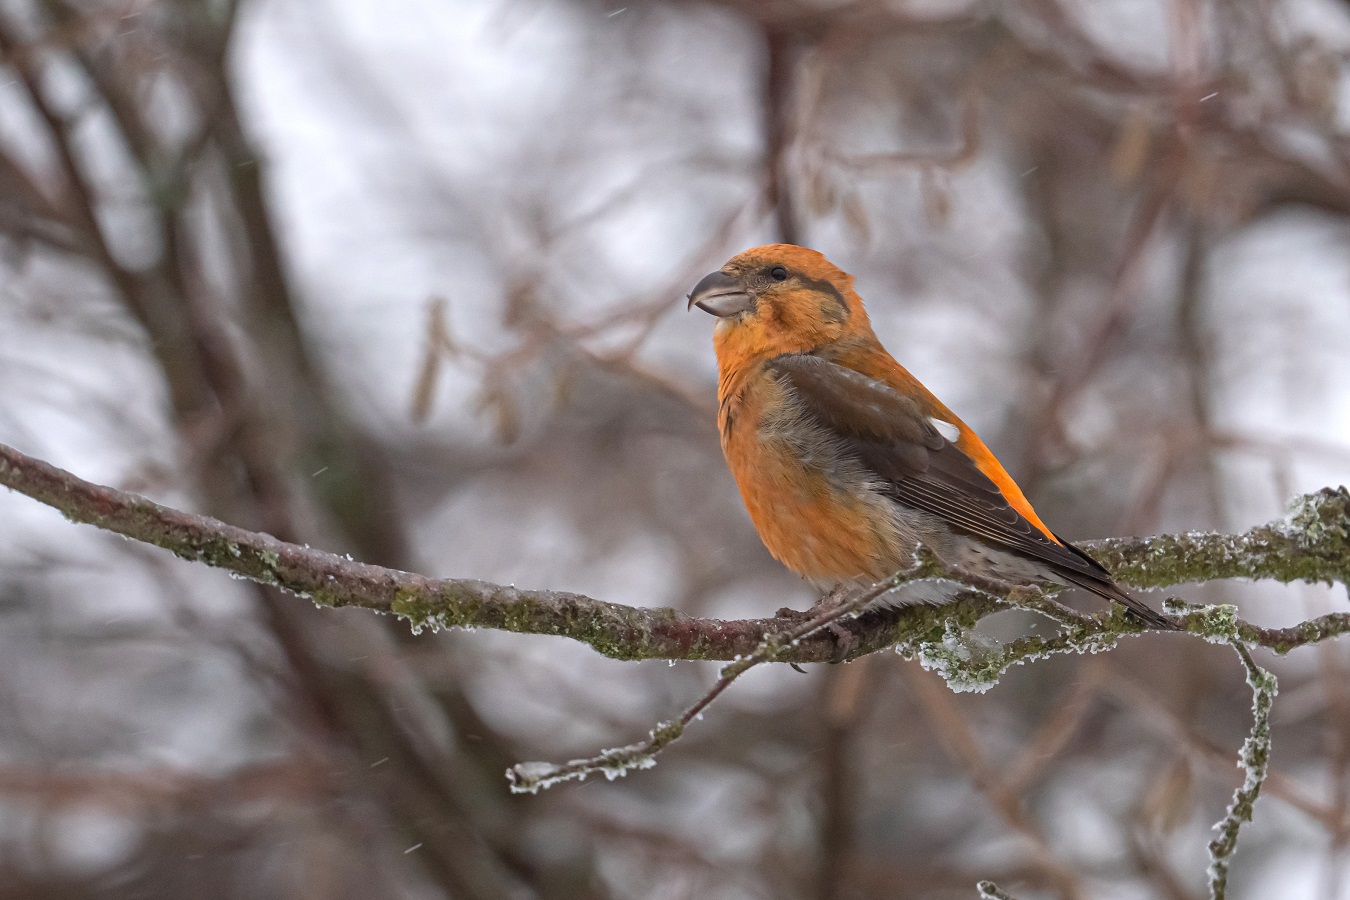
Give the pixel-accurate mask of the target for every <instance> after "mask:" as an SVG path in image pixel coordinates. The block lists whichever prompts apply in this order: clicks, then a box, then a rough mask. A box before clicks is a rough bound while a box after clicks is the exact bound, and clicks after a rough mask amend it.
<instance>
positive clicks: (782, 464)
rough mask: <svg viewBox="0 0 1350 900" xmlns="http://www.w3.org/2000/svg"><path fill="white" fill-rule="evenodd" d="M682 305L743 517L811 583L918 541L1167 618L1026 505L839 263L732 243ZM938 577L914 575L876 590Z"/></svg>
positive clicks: (854, 570) (996, 571)
mask: <svg viewBox="0 0 1350 900" xmlns="http://www.w3.org/2000/svg"><path fill="white" fill-rule="evenodd" d="M689 306H690V308H691V309H692V308H693V307H695V306H697V307H699V308H700V309H702V310H704V311H706V312H709V313H711V314H712V315H714V316H717V317H718V321H717V325H716V328H715V329H714V332H713V345H714V348H715V349H716V352H717V369H718V385H717V398H718V410H719V411H718V428H719V430H720V431H721V436H722V450H723V452H724V453H725V455H726V459H727V465H728V466H729V467H730V468H731V473H732V475H733V476H735V479H736V483H737V485H738V486H739V487H740V491H741V497H742V498H743V499H744V500H745V506H746V509H747V510H749V512H750V518H751V520H752V521H753V522H754V524H755V528H756V529H758V531H759V536H760V538H761V539H762V540H763V541H764V544H765V546H766V547H768V549H769V552H770V553H772V554H773V555H774V557H775V558H777V559H778V560H779V561H780V562H782V563H783V564H784V565H785V566H787V567H788V568H789V569H791V570H792V571H794V572H796V573H797V574H798V575H801V576H802V577H803V578H805V579H806V580H807V581H809V582H810V583H811V584H813V585H814V586H816V587H817V588H820V589H829V590H833V589H837V588H842V587H847V586H849V585H862V584H867V583H870V582H874V581H878V580H880V579H883V578H886V577H888V576H890V575H892V574H894V573H895V572H897V571H899V570H901V569H904V568H908V567H909V566H910V565H912V563H913V559H914V552H915V549H916V547H917V546H918V545H919V544H922V545H923V546H924V547H926V548H927V549H928V550H929V551H931V552H932V553H933V554H935V555H936V556H937V557H938V558H939V559H940V560H942V562H943V563H945V564H946V565H948V566H950V567H951V568H953V569H956V570H958V571H965V572H969V573H973V574H976V575H980V576H984V577H990V578H997V579H1000V580H1003V581H1008V582H1013V583H1036V582H1046V581H1052V582H1057V583H1062V584H1075V585H1078V586H1079V587H1083V588H1086V589H1087V590H1089V591H1092V592H1093V593H1095V594H1098V595H1100V596H1102V597H1105V598H1106V599H1108V600H1111V601H1114V602H1117V603H1121V604H1123V605H1124V606H1126V607H1128V608H1129V609H1130V611H1131V612H1132V613H1133V614H1134V615H1135V616H1136V617H1138V619H1139V620H1140V621H1142V622H1143V623H1144V624H1146V625H1147V626H1149V627H1152V628H1160V629H1170V628H1173V627H1175V626H1173V625H1172V624H1171V623H1169V622H1168V621H1167V620H1166V619H1165V618H1163V617H1162V616H1161V615H1160V614H1158V613H1157V612H1155V611H1154V610H1152V609H1150V608H1149V607H1148V606H1146V605H1145V604H1144V603H1142V602H1141V601H1140V600H1138V599H1136V598H1135V597H1132V596H1130V595H1129V594H1127V593H1126V592H1125V591H1123V590H1121V589H1120V587H1119V586H1117V585H1116V583H1115V582H1114V581H1113V580H1112V578H1111V575H1110V573H1109V572H1107V571H1106V569H1104V568H1103V567H1102V566H1101V565H1100V564H1099V563H1097V562H1096V561H1095V560H1094V559H1092V558H1091V557H1090V556H1088V555H1087V554H1086V553H1084V552H1083V551H1082V550H1079V549H1078V548H1077V547H1074V546H1073V545H1072V544H1070V543H1068V542H1067V541H1064V540H1062V539H1061V538H1059V537H1058V536H1056V535H1055V533H1054V532H1053V531H1051V530H1050V528H1049V527H1047V526H1046V524H1045V523H1044V522H1043V521H1041V518H1040V516H1038V515H1037V514H1036V510H1034V509H1032V507H1031V504H1030V503H1028V502H1027V498H1026V496H1025V495H1023V493H1022V490H1021V489H1020V488H1019V487H1018V486H1017V484H1016V482H1014V481H1013V480H1012V478H1011V476H1009V475H1008V473H1007V471H1006V470H1005V469H1004V468H1003V466H1002V465H1000V464H999V461H998V460H997V459H995V457H994V454H993V453H991V452H990V450H989V448H988V447H986V446H985V445H984V442H982V441H981V440H980V439H979V438H978V437H977V436H976V435H975V432H973V431H971V430H970V428H969V427H968V426H967V425H966V423H965V422H963V421H961V419H960V418H959V417H958V416H957V415H956V414H955V413H953V412H952V411H951V410H950V409H948V408H947V407H946V406H944V405H943V404H942V402H941V401H940V400H938V399H937V398H936V397H934V396H933V395H932V393H930V392H929V391H928V389H927V388H925V387H924V386H923V385H922V384H920V383H919V381H918V380H917V379H916V378H915V377H914V376H913V375H911V374H910V373H909V372H908V371H906V370H905V368H904V367H903V366H901V365H900V364H899V363H898V362H896V361H895V360H894V359H893V358H892V357H891V355H890V354H889V353H887V352H886V349H885V348H884V347H882V345H881V342H880V341H878V340H877V336H876V334H875V333H874V332H873V331H872V326H871V323H870V322H869V321H868V318H867V312H866V311H865V310H864V309H863V303H862V299H861V298H860V297H859V296H858V294H857V293H856V292H855V291H854V290H853V277H852V276H850V275H848V274H847V273H845V272H842V271H840V270H839V269H838V268H836V267H835V266H834V265H832V264H831V263H830V262H829V260H827V259H826V258H825V257H824V256H822V255H821V254H819V253H817V252H815V251H814V250H808V249H806V248H804V247H796V246H793V245H791V244H771V245H769V246H765V247H756V248H755V249H753V250H747V251H746V252H744V253H742V254H740V255H739V256H736V257H734V258H733V259H731V260H730V261H729V262H728V263H727V264H726V265H725V266H723V267H722V268H721V269H720V270H719V271H717V272H713V273H712V274H710V275H708V276H706V277H704V278H703V280H702V281H700V282H699V283H698V285H697V286H696V287H695V288H694V290H693V293H691V294H690V295H689ZM952 592H953V587H952V586H951V585H950V584H943V583H931V582H929V583H924V582H920V583H915V584H913V585H909V586H906V587H905V588H901V589H900V590H899V591H898V592H896V594H895V595H892V596H889V597H887V598H886V599H887V600H888V601H889V602H892V603H909V602H933V601H938V600H941V599H945V598H946V597H947V596H949V595H950V594H951V593H952Z"/></svg>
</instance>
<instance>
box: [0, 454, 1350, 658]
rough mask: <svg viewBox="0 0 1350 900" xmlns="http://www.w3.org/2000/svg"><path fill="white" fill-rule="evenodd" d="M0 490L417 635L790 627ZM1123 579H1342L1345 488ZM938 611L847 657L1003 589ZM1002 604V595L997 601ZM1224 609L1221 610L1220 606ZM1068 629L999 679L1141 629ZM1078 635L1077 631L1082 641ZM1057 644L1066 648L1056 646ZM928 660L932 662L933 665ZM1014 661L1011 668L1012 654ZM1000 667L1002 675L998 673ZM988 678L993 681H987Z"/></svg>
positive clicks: (1334, 627)
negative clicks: (1030, 661)
mask: <svg viewBox="0 0 1350 900" xmlns="http://www.w3.org/2000/svg"><path fill="white" fill-rule="evenodd" d="M0 484H3V485H5V486H7V487H9V488H11V489H13V490H15V491H18V492H20V493H23V494H26V495H27V496H29V497H32V498H33V499H35V500H38V501H39V502H42V503H45V504H47V505H49V506H52V507H54V508H56V509H57V510H59V511H61V513H62V514H64V515H65V516H66V518H68V519H70V520H71V521H74V522H82V523H87V524H90V525H95V526H97V527H99V528H102V529H104V530H106V531H111V532H114V533H116V534H120V535H123V536H125V537H129V538H132V539H133V540H137V541H142V542H144V543H147V544H153V545H155V546H157V547H163V548H164V549H166V550H169V551H170V552H172V553H174V554H176V555H178V556H180V557H182V558H184V559H188V560H193V561H197V562H203V563H206V564H207V565H209V566H213V567H215V568H219V569H225V570H227V571H229V572H232V573H234V574H235V575H238V576H241V577H243V578H247V579H250V580H253V581H257V582H261V583H263V584H270V585H276V586H278V587H281V588H284V589H286V590H288V591H290V592H292V593H295V594H299V595H301V596H304V597H308V598H310V599H312V600H313V601H314V602H315V603H318V604H320V605H323V606H332V607H343V606H355V607H362V608H365V609H371V610H375V611H377V612H384V613H394V614H397V615H399V616H402V617H404V618H406V619H408V620H409V621H410V622H411V623H412V625H413V627H414V628H423V627H432V628H455V627H477V628H494V629H499V630H504V631H514V632H519V633H523V634H546V635H558V636H562V637H568V638H571V639H573V640H577V641H581V642H583V643H586V644H589V645H590V646H592V647H594V648H595V649H596V650H598V651H599V652H600V653H603V654H605V655H606V656H610V657H613V658H615V659H627V660H636V659H654V658H661V659H718V660H732V659H736V658H737V657H746V656H749V655H751V654H753V653H755V652H756V649H757V648H758V647H759V646H760V645H761V643H762V642H763V641H764V640H765V639H766V638H768V637H772V636H773V635H781V634H784V633H786V632H787V631H789V630H790V628H791V627H792V623H791V622H789V621H786V620H783V619H778V618H767V619H741V620H719V619H700V618H694V617H691V616H686V615H684V614H683V613H680V612H677V611H675V610H672V609H663V608H646V607H633V606H626V605H623V604H618V603H609V602H605V601H602V600H596V599H593V598H591V597H586V596H583V595H581V594H573V593H568V592H565V591H550V590H527V589H523V588H517V587H514V586H506V585H499V584H492V583H489V582H484V581H477V580H473V579H461V578H447V579H433V578H427V577H425V576H422V575H417V574H415V573H410V572H403V571H399V570H396V569H387V568H383V567H381V566H374V565H369V564H366V563H361V562H356V561H353V560H351V559H348V558H346V557H344V556H340V555H338V554H334V553H326V552H323V551H321V550H315V549H313V548H310V547H302V546H299V545H297V544H291V543H287V542H285V541H280V540H277V539H276V538H274V537H272V536H271V535H267V534H260V533H257V532H251V531H247V530H245V529H242V528H236V527H234V526H232V525H228V524H226V523H224V522H221V521H219V520H216V519H212V518H210V517H207V516H200V515H195V514H192V513H187V512H183V511H181V510H176V509H171V508H169V507H166V506H162V505H160V504H158V503H155V502H153V501H151V500H148V499H146V498H145V497H141V496H139V495H136V494H131V493H128V492H125V491H119V490H116V489H114V488H110V487H104V486H101V485H97V484H92V483H90V482H88V481H84V480H83V479H81V478H78V477H76V476H75V475H73V474H71V473H70V472H67V471H65V470H63V469H59V468H57V467H55V466H53V465H51V464H49V463H46V462H43V461H42V460H38V459H34V458H33V457H30V456H27V455H25V454H23V453H20V452H19V451H18V450H15V449H14V448H12V447H8V446H5V445H3V444H0ZM1086 546H1087V548H1088V549H1090V550H1092V551H1093V552H1094V554H1095V555H1097V556H1098V558H1100V559H1101V560H1102V561H1103V562H1104V563H1106V565H1107V566H1108V567H1109V568H1111V569H1112V570H1114V571H1115V573H1116V574H1117V576H1118V577H1119V578H1120V579H1121V581H1123V582H1125V583H1127V584H1133V585H1137V586H1143V587H1146V586H1164V585H1171V584H1180V583H1184V582H1190V581H1203V580H1208V579H1212V578H1235V577H1243V578H1262V579H1273V580H1277V581H1284V582H1288V581H1295V580H1307V581H1332V580H1337V581H1346V580H1347V571H1350V492H1347V491H1346V489H1345V488H1338V489H1334V490H1333V489H1331V488H1325V489H1323V490H1321V491H1319V492H1317V493H1314V494H1309V495H1307V496H1305V497H1302V498H1299V500H1297V501H1296V502H1295V504H1294V506H1293V511H1292V512H1291V514H1290V516H1288V517H1287V518H1285V519H1282V520H1279V521H1277V522H1273V523H1270V524H1268V525H1262V526H1258V527H1256V528H1253V529H1252V530H1251V531H1248V532H1247V533H1245V534H1241V535H1220V534H1186V535H1163V536H1159V537H1152V538H1114V539H1111V540H1107V541H1100V542H1097V543H1089V544H1087V545H1086ZM973 586H974V587H976V588H980V589H981V590H979V591H971V592H967V593H963V594H961V595H960V596H958V597H957V599H956V600H954V601H953V602H951V603H949V604H947V605H944V606H941V607H928V606H921V607H911V608H908V609H904V610H898V611H897V610H878V611H869V612H866V613H864V614H862V615H860V616H858V617H857V618H856V619H853V620H851V621H850V622H848V623H846V627H847V628H848V630H849V631H850V633H851V634H852V637H853V647H852V649H851V651H850V656H851V657H852V656H860V655H863V654H866V653H872V652H875V651H877V650H880V649H884V648H886V647H891V646H895V645H897V644H899V645H901V646H902V647H906V648H910V649H912V650H913V651H914V652H915V653H918V652H920V650H921V648H922V646H924V645H931V646H932V647H936V646H938V645H940V644H941V643H942V642H943V641H944V640H945V639H946V638H947V635H948V634H949V632H950V631H951V630H953V629H955V630H958V631H959V630H962V629H968V628H969V627H970V626H971V625H973V624H974V623H975V622H977V621H979V619H981V618H982V617H984V616H986V615H988V614H990V613H992V612H995V611H997V610H999V609H1003V608H1006V606H1007V604H1006V602H1004V601H1005V600H1006V598H1007V592H1006V590H1002V591H1001V590H1000V589H999V588H998V586H997V585H987V584H975V585H973ZM1000 597H1002V598H1003V599H1000ZM1217 609H1220V610H1224V609H1227V608H1222V607H1221V608H1217ZM1215 615H1226V613H1223V614H1220V613H1216V612H1215V611H1214V610H1211V609H1198V608H1188V609H1186V610H1185V611H1184V613H1183V615H1182V619H1181V621H1182V622H1183V623H1184V624H1185V626H1186V628H1187V629H1188V630H1191V631H1195V632H1197V633H1201V634H1206V635H1210V636H1212V635H1213V634H1216V633H1217V632H1216V630H1215V629H1216V628H1218V629H1219V630H1220V631H1222V630H1223V628H1226V624H1225V623H1223V622H1221V623H1215V622H1212V621H1210V620H1211V619H1212V618H1213V617H1214V616H1215ZM1090 621H1091V623H1093V624H1089V623H1087V622H1079V623H1075V624H1072V625H1070V626H1069V631H1067V632H1066V633H1065V635H1064V636H1061V637H1060V638H1056V639H1044V640H1045V641H1057V642H1058V643H1037V640H1038V639H1028V640H1027V641H1025V642H1021V643H1019V642H1014V643H1013V644H1010V645H1009V646H1008V647H1007V648H1005V649H1004V651H1002V654H1003V655H1002V657H1001V659H1002V660H1004V661H1006V664H1004V662H1000V661H999V660H992V663H993V664H994V668H997V669H998V670H999V671H1000V672H1001V671H1002V670H1003V669H1006V668H1007V666H1008V665H1013V664H1015V663H1016V662H1017V661H1019V659H1027V658H1031V657H1033V656H1036V655H1039V654H1043V653H1048V652H1067V651H1068V650H1069V649H1070V648H1069V647H1068V643H1072V642H1074V641H1079V642H1081V641H1083V640H1099V641H1111V640H1114V638H1115V637H1116V636H1119V635H1121V634H1132V633H1137V632H1138V631H1139V628H1138V626H1136V625H1134V624H1133V623H1132V622H1130V621H1129V620H1127V619H1125V618H1123V617H1121V616H1119V615H1116V614H1113V613H1108V614H1106V615H1103V616H1099V617H1096V618H1094V619H1092V620H1090ZM1234 622H1235V624H1236V627H1237V629H1238V632H1237V633H1238V636H1239V637H1240V639H1241V640H1243V641H1244V642H1247V643H1251V644H1258V645H1261V646H1265V647H1270V648H1271V649H1274V650H1278V651H1280V652H1287V651H1288V650H1290V649H1292V648H1293V647H1296V646H1300V645H1303V644H1306V643H1311V642H1314V641H1320V640H1325V639H1327V638H1330V637H1335V636H1337V635H1340V634H1344V633H1345V632H1347V631H1350V615H1347V614H1331V615H1328V616H1322V617H1321V618H1319V619H1314V620H1312V621H1310V622H1305V623H1302V624H1301V625H1296V626H1294V627H1292V628H1286V629H1262V628H1257V627H1255V626H1252V625H1250V624H1248V623H1245V622H1242V621H1241V620H1236V619H1234ZM1075 631H1079V632H1081V633H1079V634H1077V635H1076V636H1075ZM1061 645H1062V647H1063V649H1059V648H1060V646H1061ZM935 652H936V651H932V652H929V658H930V660H937V659H939V658H940V657H939V655H934V653H935ZM835 653H836V642H835V640H834V638H833V637H831V636H830V635H827V634H821V633H816V634H813V635H809V636H807V637H803V638H802V639H801V640H800V641H798V642H797V643H796V644H795V645H794V646H793V647H792V648H791V652H789V653H784V654H782V655H780V656H779V657H778V658H779V659H780V660H781V661H784V662H797V663H809V662H826V661H829V660H830V659H832V658H833V657H834V655H835ZM1014 657H1017V658H1014ZM1000 666H1001V668H999V667H1000ZM992 671H993V670H992V669H991V670H990V672H991V673H992Z"/></svg>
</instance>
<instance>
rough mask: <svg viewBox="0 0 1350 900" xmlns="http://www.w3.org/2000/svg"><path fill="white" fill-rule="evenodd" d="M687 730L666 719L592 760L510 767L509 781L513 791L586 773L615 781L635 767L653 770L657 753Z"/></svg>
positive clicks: (578, 778)
mask: <svg viewBox="0 0 1350 900" xmlns="http://www.w3.org/2000/svg"><path fill="white" fill-rule="evenodd" d="M683 731H684V724H683V723H681V722H678V721H676V722H662V723H661V724H660V725H658V726H656V728H655V729H654V730H653V731H652V732H651V736H650V737H649V738H648V739H647V740H645V741H639V742H637V743H636V744H628V745H627V746H625V747H615V748H613V749H612V750H601V751H600V752H599V753H598V754H597V755H595V756H592V757H590V758H589V759H572V760H568V761H567V762H565V763H550V762H522V763H516V764H515V765H514V766H512V767H511V768H509V769H507V770H506V780H507V782H508V783H509V784H510V785H511V793H513V794H537V793H539V791H541V790H546V789H548V788H551V787H553V786H554V785H556V784H561V783H563V782H564V781H573V780H576V781H585V780H586V776H587V775H590V774H592V773H599V774H601V775H604V776H605V778H607V779H609V780H610V781H613V780H614V779H616V778H622V777H623V776H625V775H627V774H628V773H629V772H630V771H632V770H633V769H650V768H651V767H652V766H654V765H656V754H657V753H659V752H661V748H663V747H665V745H666V744H669V743H670V742H671V741H673V740H675V739H676V738H678V737H679V736H680V733H681V732H683Z"/></svg>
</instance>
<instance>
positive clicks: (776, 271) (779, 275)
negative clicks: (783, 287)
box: [769, 266, 787, 281]
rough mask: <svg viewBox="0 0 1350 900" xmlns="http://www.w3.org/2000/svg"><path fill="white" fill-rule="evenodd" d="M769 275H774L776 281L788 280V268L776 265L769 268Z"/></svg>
mask: <svg viewBox="0 0 1350 900" xmlns="http://www.w3.org/2000/svg"><path fill="white" fill-rule="evenodd" d="M769 276H770V277H772V278H773V280H774V281H787V269H785V268H783V267H782V266H774V267H773V268H772V269H770V270H769Z"/></svg>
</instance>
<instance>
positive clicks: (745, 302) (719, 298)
mask: <svg viewBox="0 0 1350 900" xmlns="http://www.w3.org/2000/svg"><path fill="white" fill-rule="evenodd" d="M754 305H755V298H754V297H752V296H750V292H749V291H747V290H746V289H745V285H744V284H742V283H741V280H740V279H739V278H737V277H736V276H735V275H728V274H727V273H726V272H713V273H712V274H710V275H704V276H703V278H702V280H700V281H699V283H698V284H696V285H694V290H693V291H692V292H691V293H690V294H689V309H693V308H694V307H695V306H697V307H698V308H699V309H701V310H703V311H704V312H706V313H712V314H713V315H714V316H717V317H718V318H722V319H725V318H726V317H727V316H734V315H736V314H737V313H743V312H745V311H746V310H748V309H750V308H751V307H752V306H754Z"/></svg>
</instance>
